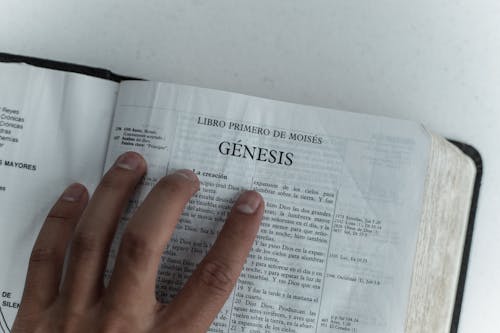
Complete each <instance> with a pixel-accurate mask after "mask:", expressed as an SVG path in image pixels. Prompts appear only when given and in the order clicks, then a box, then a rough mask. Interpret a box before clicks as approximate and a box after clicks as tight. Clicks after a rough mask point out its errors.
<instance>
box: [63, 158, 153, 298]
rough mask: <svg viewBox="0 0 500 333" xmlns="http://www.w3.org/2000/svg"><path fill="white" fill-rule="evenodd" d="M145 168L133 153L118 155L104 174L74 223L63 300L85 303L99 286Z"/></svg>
mask: <svg viewBox="0 0 500 333" xmlns="http://www.w3.org/2000/svg"><path fill="white" fill-rule="evenodd" d="M145 171H146V162H145V161H144V159H143V158H142V157H141V156H140V155H139V154H137V153H133V152H128V153H125V154H123V155H121V156H120V157H119V158H118V159H117V161H116V162H115V164H114V165H113V166H112V167H111V168H110V170H109V171H108V172H107V173H106V174H105V175H104V177H103V179H102V181H101V183H100V184H99V185H98V186H97V189H96V190H95V192H94V195H93V196H92V198H91V199H90V201H89V204H88V206H87V209H86V210H85V212H84V213H83V216H82V218H81V220H80V222H79V223H78V225H77V227H76V230H75V234H74V237H73V239H72V242H71V250H70V255H69V261H68V270H67V274H66V278H65V281H64V283H63V286H62V293H63V295H64V296H65V299H66V300H67V301H68V302H70V303H72V304H73V305H74V306H76V304H81V305H82V306H86V305H88V304H90V303H92V302H95V301H96V300H97V299H98V297H99V296H100V293H101V292H102V289H103V288H102V287H103V273H104V269H105V266H106V262H107V257H108V253H109V248H110V245H111V241H112V239H113V236H114V233H115V230H116V226H117V223H118V221H119V218H120V215H121V214H122V212H123V210H124V209H125V207H126V205H127V203H128V199H129V198H130V197H131V195H132V193H133V192H134V189H135V187H136V185H137V184H138V183H139V181H140V179H141V178H142V176H143V175H144V173H145Z"/></svg>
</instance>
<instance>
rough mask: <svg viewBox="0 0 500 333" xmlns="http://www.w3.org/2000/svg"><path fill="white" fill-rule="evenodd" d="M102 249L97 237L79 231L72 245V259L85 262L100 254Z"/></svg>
mask: <svg viewBox="0 0 500 333" xmlns="http://www.w3.org/2000/svg"><path fill="white" fill-rule="evenodd" d="M100 247H101V246H100V242H99V238H98V237H97V236H96V235H94V234H92V233H87V232H82V231H78V232H76V233H75V236H74V237H73V240H72V243H71V258H72V259H73V260H76V261H81V260H85V259H87V258H89V257H92V256H93V255H94V254H95V253H97V252H99V250H100Z"/></svg>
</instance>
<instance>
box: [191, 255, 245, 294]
mask: <svg viewBox="0 0 500 333" xmlns="http://www.w3.org/2000/svg"><path fill="white" fill-rule="evenodd" d="M198 279H199V281H200V283H201V285H202V287H203V288H207V289H208V290H209V291H210V292H211V293H213V294H214V295H217V296H227V295H229V294H230V293H231V291H232V290H233V287H234V284H235V282H236V279H237V277H236V276H234V274H231V269H230V267H229V266H228V265H226V264H224V263H222V262H220V261H215V260H212V261H207V262H205V263H203V264H202V265H201V266H200V270H199V275H198Z"/></svg>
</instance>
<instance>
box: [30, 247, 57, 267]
mask: <svg viewBox="0 0 500 333" xmlns="http://www.w3.org/2000/svg"><path fill="white" fill-rule="evenodd" d="M57 257H58V254H57V251H56V249H55V248H53V247H39V248H34V249H33V251H32V252H31V256H30V263H35V264H37V263H48V262H52V261H54V260H56V259H57Z"/></svg>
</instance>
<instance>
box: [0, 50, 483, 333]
mask: <svg viewBox="0 0 500 333" xmlns="http://www.w3.org/2000/svg"><path fill="white" fill-rule="evenodd" d="M0 62H22V63H26V64H30V65H33V66H37V67H44V68H49V69H55V70H60V71H65V72H74V73H79V74H85V75H90V76H94V77H98V78H101V79H106V80H111V81H115V82H120V81H123V80H137V78H132V77H127V76H122V75H118V74H115V73H113V72H111V71H109V70H106V69H102V68H95V67H89V66H83V65H77V64H71V63H66V62H60V61H54V60H47V59H41V58H34V57H27V56H21V55H14V54H8V53H1V52H0ZM448 141H450V142H451V143H453V144H454V145H456V146H457V147H458V148H459V149H460V150H461V151H462V152H464V153H465V154H466V155H468V156H469V157H470V158H471V159H472V160H473V161H474V163H475V164H476V170H477V173H476V179H475V181H474V192H473V195H472V201H471V207H470V213H469V222H468V226H467V233H466V238H465V244H464V251H463V255H462V264H461V269H460V276H459V280H458V286H457V293H456V298H455V306H454V309H453V319H452V324H451V329H450V333H456V332H457V331H458V324H459V319H460V311H461V308H462V300H463V294H464V288H465V278H466V276H467V267H468V265H469V256H470V248H471V245H472V234H473V232H474V221H475V218H476V210H477V202H478V200H479V189H480V187H481V179H482V175H483V162H482V159H481V155H480V154H479V152H478V151H477V150H476V149H475V148H474V147H472V146H470V145H468V144H466V143H463V142H459V141H454V140H448ZM0 319H1V318H0Z"/></svg>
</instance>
